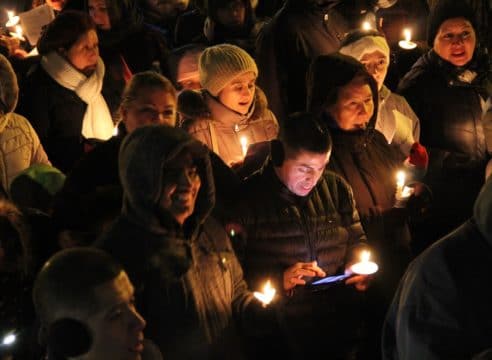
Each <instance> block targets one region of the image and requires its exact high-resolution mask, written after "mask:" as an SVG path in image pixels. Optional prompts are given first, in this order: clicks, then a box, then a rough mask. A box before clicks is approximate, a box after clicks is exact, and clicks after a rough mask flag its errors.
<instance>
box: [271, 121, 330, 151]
mask: <svg viewBox="0 0 492 360" xmlns="http://www.w3.org/2000/svg"><path fill="white" fill-rule="evenodd" d="M279 140H280V141H281V142H282V144H284V146H286V147H287V148H289V149H292V150H294V151H299V150H304V151H309V152H313V153H318V154H322V153H327V152H330V151H331V147H332V142H331V137H330V133H329V131H328V129H327V128H326V127H325V125H323V122H322V121H321V119H320V117H319V116H317V115H314V114H311V113H307V112H298V113H294V114H291V115H289V116H288V117H287V118H286V119H285V120H284V121H283V122H282V123H281V127H280V134H279Z"/></svg>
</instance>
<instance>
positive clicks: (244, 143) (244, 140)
mask: <svg viewBox="0 0 492 360" xmlns="http://www.w3.org/2000/svg"><path fill="white" fill-rule="evenodd" d="M239 143H240V144H241V150H242V151H243V156H246V154H247V153H248V138H247V137H246V136H241V138H240V139H239Z"/></svg>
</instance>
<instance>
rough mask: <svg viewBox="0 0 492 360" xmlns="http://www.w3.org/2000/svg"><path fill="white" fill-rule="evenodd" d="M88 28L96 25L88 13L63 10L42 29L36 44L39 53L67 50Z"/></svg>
mask: <svg viewBox="0 0 492 360" xmlns="http://www.w3.org/2000/svg"><path fill="white" fill-rule="evenodd" d="M90 30H96V25H95V24H94V22H93V21H92V19H91V17H90V16H89V14H86V13H84V12H81V11H75V10H67V11H63V12H62V13H60V14H59V15H58V16H56V17H55V19H54V20H53V21H52V22H50V23H49V24H48V25H47V26H46V28H45V29H44V30H43V33H42V35H41V37H40V38H39V40H38V44H37V47H38V51H39V54H40V55H46V54H48V53H50V52H52V51H57V50H59V49H64V50H68V49H70V48H71V47H72V46H73V44H75V43H76V42H77V40H78V39H79V38H80V37H81V36H82V35H83V34H85V33H87V32H88V31H90Z"/></svg>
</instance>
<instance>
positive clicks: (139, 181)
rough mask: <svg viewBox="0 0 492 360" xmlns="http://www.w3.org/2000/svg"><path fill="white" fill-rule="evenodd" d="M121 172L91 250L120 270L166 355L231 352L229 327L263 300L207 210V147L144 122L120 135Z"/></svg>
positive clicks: (235, 348) (210, 198)
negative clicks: (119, 192) (116, 213)
mask: <svg viewBox="0 0 492 360" xmlns="http://www.w3.org/2000/svg"><path fill="white" fill-rule="evenodd" d="M119 172H120V178H121V183H122V186H123V208H122V213H121V216H120V217H119V218H118V219H117V220H116V222H115V223H114V224H113V226H112V227H111V228H110V229H109V230H108V231H107V232H106V233H105V234H103V235H102V237H101V238H100V239H99V240H98V242H97V244H96V246H98V247H101V248H103V249H105V250H107V251H108V252H110V253H111V254H113V255H114V256H115V257H116V258H117V259H118V260H120V261H121V262H122V264H123V265H124V266H125V268H126V269H127V271H128V274H129V276H130V279H131V280H132V282H133V283H134V284H135V287H136V299H137V304H138V308H139V310H141V311H142V314H143V315H144V316H145V317H146V319H147V320H148V326H147V330H146V334H147V336H148V337H149V338H150V339H152V340H154V341H155V342H156V344H157V345H158V346H159V347H160V349H161V350H162V352H163V353H165V354H166V356H167V357H168V358H170V359H183V358H198V357H201V358H231V357H232V356H237V355H238V354H240V353H241V348H240V346H239V338H238V337H237V336H236V335H237V332H236V330H235V327H237V326H239V327H241V326H247V324H248V323H249V322H251V321H252V320H253V319H254V318H255V316H253V314H255V313H256V311H259V310H261V305H260V304H259V302H258V301H257V300H255V299H254V298H253V296H252V294H251V293H250V292H249V291H248V290H247V286H246V282H245V281H244V279H243V274H242V269H241V266H240V265H239V263H238V261H237V259H236V256H235V254H234V251H233V249H232V246H231V244H230V241H229V238H228V237H227V234H226V232H225V230H224V229H223V228H222V227H221V226H220V225H219V224H218V222H216V221H215V220H214V219H213V218H212V217H210V216H209V213H210V211H211V210H212V208H213V204H214V195H215V194H214V193H215V189H214V181H213V176H212V172H211V164H210V158H209V155H208V149H207V148H206V146H205V145H203V144H201V143H200V142H199V141H197V140H195V139H193V138H192V137H191V136H190V135H188V134H187V133H186V132H184V131H183V130H182V129H176V128H171V127H166V126H144V127H141V128H138V129H136V130H135V131H134V132H132V133H131V134H129V135H128V136H127V137H126V138H125V140H124V141H123V144H122V145H121V149H120V155H119Z"/></svg>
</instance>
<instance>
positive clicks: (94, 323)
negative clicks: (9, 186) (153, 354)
mask: <svg viewBox="0 0 492 360" xmlns="http://www.w3.org/2000/svg"><path fill="white" fill-rule="evenodd" d="M94 292H95V294H96V296H97V299H98V305H99V309H100V311H98V312H97V313H95V314H93V315H91V316H90V317H89V318H88V319H87V320H86V323H87V325H88V327H89V329H90V331H91V333H92V336H93V343H92V346H91V348H90V350H89V352H88V353H87V354H86V355H85V357H86V358H87V359H115V360H127V359H129V360H130V359H131V360H140V359H141V353H142V351H143V339H144V336H143V329H144V328H145V320H144V319H143V318H142V317H141V316H140V314H139V313H138V312H137V310H136V309H135V304H134V297H133V286H132V284H131V283H130V280H129V279H128V276H127V275H126V273H125V272H124V271H122V272H121V273H120V274H119V275H118V276H117V277H116V278H114V279H113V280H111V281H109V282H107V283H104V284H102V285H99V286H97V287H96V288H95V289H94Z"/></svg>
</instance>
